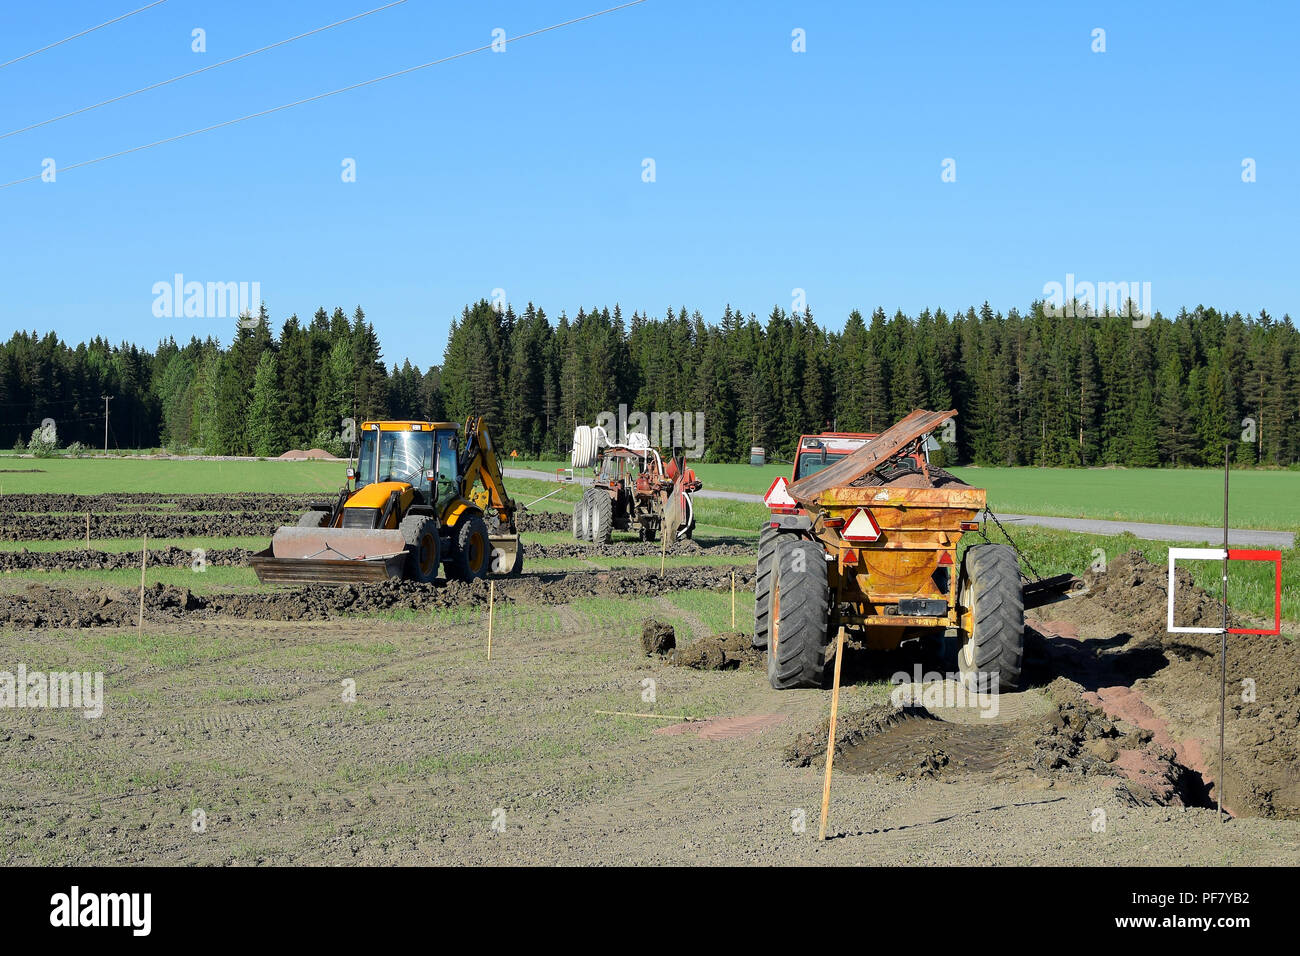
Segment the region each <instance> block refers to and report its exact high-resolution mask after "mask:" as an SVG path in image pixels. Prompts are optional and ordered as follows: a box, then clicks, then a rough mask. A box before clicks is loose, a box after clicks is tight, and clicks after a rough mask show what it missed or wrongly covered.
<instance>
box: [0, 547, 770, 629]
mask: <svg viewBox="0 0 1300 956" xmlns="http://www.w3.org/2000/svg"><path fill="white" fill-rule="evenodd" d="M182 553H183V554H188V552H182ZM730 575H731V572H730V569H728V568H725V567H702V568H669V569H668V571H667V573H665V574H663V575H660V574H659V573H658V571H657V570H653V569H625V570H622V571H599V572H597V571H580V572H558V573H554V574H537V575H531V576H524V577H519V578H501V579H498V580H497V587H496V592H497V600H498V601H511V602H519V603H528V604H542V605H547V606H556V605H560V604H569V603H572V602H573V601H575V600H578V599H580V598H588V597H592V596H597V597H618V596H632V597H658V596H660V595H663V594H669V593H672V592H675V591H681V590H686V589H692V588H694V589H701V588H703V589H709V590H714V591H727V590H729V589H730V586H731V577H730ZM736 586H737V587H741V586H747V587H752V586H753V572H752V571H739V570H738V571H737V572H736ZM487 597H488V583H487V582H486V581H475V582H473V583H467V582H463V581H448V582H444V583H439V584H419V583H416V582H414V581H403V580H398V579H394V580H390V581H384V582H380V583H376V584H364V585H334V586H329V585H326V586H317V587H313V586H302V587H294V588H284V589H279V590H275V591H270V592H266V593H261V594H210V595H204V596H199V595H193V594H190V593H189V591H187V590H185V589H183V588H168V587H164V586H163V585H161V584H158V585H155V586H154V587H153V588H149V589H146V591H145V610H146V616H148V614H149V611H150V610H151V609H153V610H156V611H158V612H159V613H163V614H169V615H173V616H179V615H182V614H199V615H226V616H229V617H235V618H243V619H248V620H271V621H295V620H328V619H330V618H334V617H339V616H342V615H345V614H364V613H373V612H376V611H386V610H394V609H406V610H413V611H418V610H436V609H439V608H449V607H465V606H484V605H486V604H487ZM138 600H139V598H138V591H135V590H132V589H130V588H125V589H119V588H96V589H86V588H80V589H76V588H60V587H52V586H49V585H46V584H35V583H34V584H31V585H29V586H28V587H27V588H26V589H25V590H23V591H18V592H15V593H12V594H8V595H6V597H5V600H4V601H3V602H0V625H9V626H13V627H114V626H120V625H123V624H134V623H135V616H134V615H135V610H134V609H135V607H136V605H137V603H138ZM118 605H121V606H122V608H124V609H125V610H124V611H123V612H122V613H118V611H117V608H118Z"/></svg>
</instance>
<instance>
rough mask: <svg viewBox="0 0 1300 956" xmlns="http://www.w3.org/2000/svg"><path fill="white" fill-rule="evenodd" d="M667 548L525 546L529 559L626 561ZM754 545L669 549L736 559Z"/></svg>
mask: <svg viewBox="0 0 1300 956" xmlns="http://www.w3.org/2000/svg"><path fill="white" fill-rule="evenodd" d="M662 551H663V546H662V545H661V544H659V543H657V542H654V541H614V542H611V543H610V544H589V543H587V542H585V541H572V542H570V541H562V542H560V543H559V544H527V543H526V544H525V552H524V553H525V555H526V556H528V557H536V558H592V557H602V558H626V557H655V556H658V555H659V554H661V553H662ZM753 553H754V548H753V546H752V545H744V544H701V543H699V542H698V541H695V540H694V539H690V538H688V539H687V540H685V541H674V542H673V543H672V544H670V545H669V546H668V554H669V555H676V556H680V555H685V554H690V555H704V554H707V555H709V556H711V557H714V556H719V557H720V556H724V555H725V556H732V555H742V554H746V555H747V554H753Z"/></svg>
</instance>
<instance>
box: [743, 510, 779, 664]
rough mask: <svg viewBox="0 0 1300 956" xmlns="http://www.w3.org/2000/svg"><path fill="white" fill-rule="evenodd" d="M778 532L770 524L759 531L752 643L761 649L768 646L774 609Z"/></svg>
mask: <svg viewBox="0 0 1300 956" xmlns="http://www.w3.org/2000/svg"><path fill="white" fill-rule="evenodd" d="M777 537H778V532H777V530H776V529H775V528H773V527H772V526H771V525H770V524H765V525H763V529H762V530H761V531H759V533H758V562H757V563H756V564H755V566H754V636H753V637H752V638H751V639H750V641H751V643H752V644H753V645H754V646H755V647H756V648H758V649H759V650H760V651H761V650H764V649H765V648H766V647H767V629H768V621H767V615H768V613H769V612H770V611H771V610H772V608H771V607H770V605H771V601H772V553H773V552H774V551H775V550H776V540H777Z"/></svg>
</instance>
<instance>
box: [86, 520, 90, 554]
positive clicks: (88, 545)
mask: <svg viewBox="0 0 1300 956" xmlns="http://www.w3.org/2000/svg"><path fill="white" fill-rule="evenodd" d="M86 550H87V551H89V550H90V512H89V511H87V512H86Z"/></svg>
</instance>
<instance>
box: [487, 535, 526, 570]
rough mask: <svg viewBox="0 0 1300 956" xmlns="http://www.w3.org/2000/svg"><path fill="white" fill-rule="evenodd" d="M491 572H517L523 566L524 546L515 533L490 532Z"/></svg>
mask: <svg viewBox="0 0 1300 956" xmlns="http://www.w3.org/2000/svg"><path fill="white" fill-rule="evenodd" d="M488 540H489V541H491V542H492V573H493V574H518V573H519V572H520V570H522V569H523V566H524V546H523V544H522V543H521V542H520V540H519V535H517V534H490V535H488Z"/></svg>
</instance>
